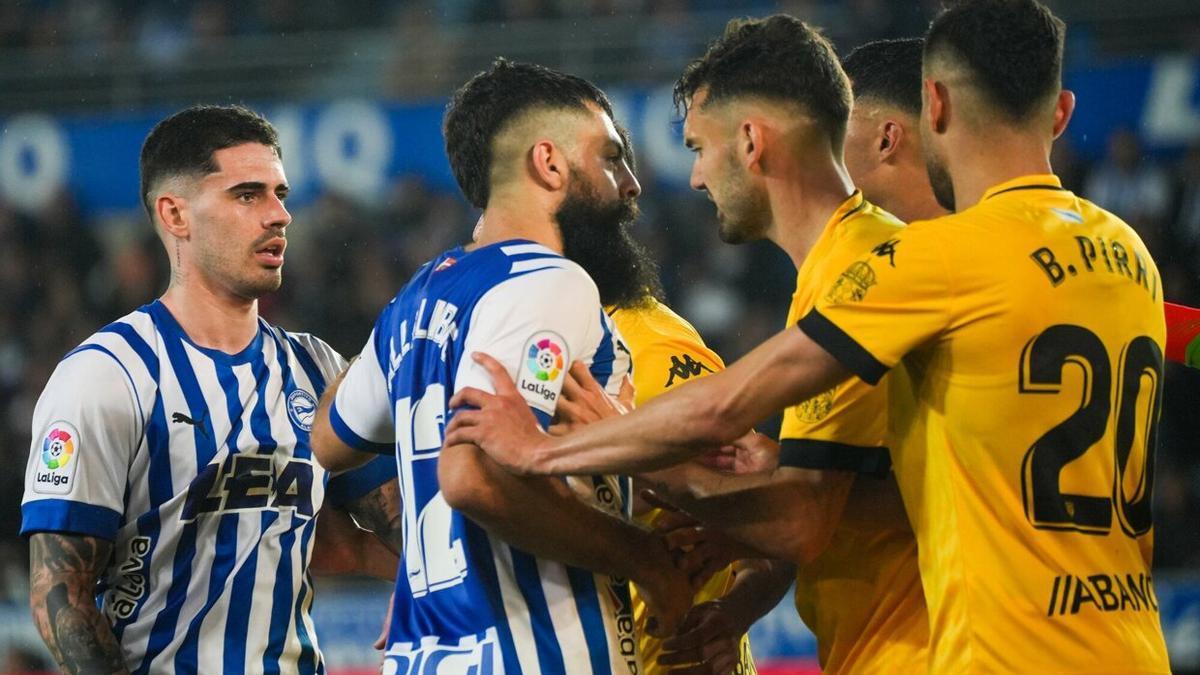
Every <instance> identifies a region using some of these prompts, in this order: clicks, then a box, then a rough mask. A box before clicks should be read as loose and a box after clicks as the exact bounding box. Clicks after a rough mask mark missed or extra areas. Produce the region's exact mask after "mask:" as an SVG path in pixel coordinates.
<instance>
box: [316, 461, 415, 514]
mask: <svg viewBox="0 0 1200 675" xmlns="http://www.w3.org/2000/svg"><path fill="white" fill-rule="evenodd" d="M397 475H398V474H397V469H396V458H395V457H393V456H390V455H380V456H379V457H375V458H372V459H371V461H369V462H367V463H366V464H364V465H362V466H360V467H358V468H355V469H351V470H349V471H346V472H343V473H339V474H338V475H336V476H333V477H331V478H330V479H329V484H328V485H326V486H325V499H327V500H328V501H329V503H330V504H332V505H333V506H336V507H338V508H345V507H346V506H347V505H349V504H351V503H352V502H354V501H355V500H357V499H358V498H360V497H362V496H363V495H366V494H368V493H370V492H371V491H372V490H374V489H375V488H377V487H379V486H380V485H383V484H384V483H386V482H388V481H389V480H396V477H397Z"/></svg>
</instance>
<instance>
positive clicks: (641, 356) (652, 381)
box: [610, 300, 758, 675]
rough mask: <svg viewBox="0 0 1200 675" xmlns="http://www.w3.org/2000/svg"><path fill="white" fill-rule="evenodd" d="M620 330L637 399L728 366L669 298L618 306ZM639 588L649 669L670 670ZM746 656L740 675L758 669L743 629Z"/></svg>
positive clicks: (637, 605)
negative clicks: (670, 304)
mask: <svg viewBox="0 0 1200 675" xmlns="http://www.w3.org/2000/svg"><path fill="white" fill-rule="evenodd" d="M610 315H611V316H612V319H613V322H614V323H616V324H617V331H618V332H620V333H621V337H622V338H623V340H624V343H625V345H626V346H627V347H629V353H630V357H631V359H632V360H633V385H634V389H635V393H634V403H635V404H636V405H641V404H643V403H645V402H646V401H649V400H650V399H652V398H654V397H655V396H658V395H659V394H662V393H663V392H665V391H668V390H670V389H672V388H674V387H677V386H679V385H681V384H683V383H684V382H687V381H689V380H694V379H696V378H697V377H702V376H704V375H709V374H711V373H715V372H717V371H718V370H722V369H724V368H725V362H724V361H722V360H721V357H720V356H718V355H717V353H716V352H714V351H713V350H711V349H709V348H708V346H707V345H705V344H704V340H703V339H702V338H701V337H700V333H698V332H697V331H696V329H695V328H693V327H692V325H691V324H690V323H688V322H687V321H686V320H685V319H684V318H683V317H681V316H679V315H678V314H676V313H675V312H673V311H671V308H670V307H667V306H666V305H664V304H663V303H661V302H659V301H657V300H651V301H650V302H649V303H648V304H647V305H646V306H644V307H637V308H632V309H617V310H613V311H611V312H610ZM661 513H662V512H661V510H660V509H650V510H648V511H646V512H645V513H641V514H635V516H636V518H637V520H638V522H640V523H642V524H644V525H647V526H649V527H653V526H654V524H655V523H656V522H657V521H658V519H659V517H660V514H661ZM733 577H734V571H733V567H732V566H731V567H726V568H725V569H723V570H721V571H720V572H717V573H716V574H714V575H713V576H712V577H711V578H709V580H708V581H707V582H705V584H704V585H703V586H702V587H701V588H700V590H699V591H697V592H696V596H695V598H694V599H693V603H692V604H694V605H698V604H700V603H703V602H709V601H711V600H717V599H719V598H721V597H723V596H724V595H725V594H726V593H727V592H728V591H729V588H730V587H731V586H732V585H733ZM631 589H632V591H633V621H634V625H635V627H636V630H637V636H638V653H639V654H641V657H642V665H643V667H644V668H645V672H646V673H647V675H654V674H656V673H665V672H668V671H669V670H670V668H668V667H665V666H660V665H658V657H659V656H660V655H661V654H662V651H663V648H662V640H660V639H658V638H656V637H654V636H652V635H650V634H649V633H647V632H646V618H647V617H646V603H644V602H642V600H641V598H639V597H638V595H637V588H636V587H634V586H632V585H631ZM738 652H739V655H740V660H739V662H738V666H737V675H754V674H755V673H757V672H758V671H757V670H756V669H755V666H754V656H753V655H752V654H751V652H750V636H749V635H743V636H742V638H741V641H740V643H739V644H738Z"/></svg>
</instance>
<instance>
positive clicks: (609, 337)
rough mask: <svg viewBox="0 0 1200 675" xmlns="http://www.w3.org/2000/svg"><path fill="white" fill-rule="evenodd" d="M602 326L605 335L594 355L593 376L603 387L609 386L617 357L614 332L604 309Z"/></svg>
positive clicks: (601, 315)
mask: <svg viewBox="0 0 1200 675" xmlns="http://www.w3.org/2000/svg"><path fill="white" fill-rule="evenodd" d="M600 327H601V328H603V329H604V336H603V337H601V338H600V345H599V346H598V347H596V355H595V356H594V357H592V367H591V371H592V377H594V378H596V381H597V382H599V383H600V386H601V387H602V388H608V380H609V378H611V377H612V374H613V360H614V359H615V358H616V352H615V351H614V350H613V333H612V330H611V329H610V328H609V327H608V315H607V314H605V313H604V310H603V309H602V310H600Z"/></svg>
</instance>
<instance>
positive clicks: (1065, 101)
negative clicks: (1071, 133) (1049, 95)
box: [1053, 89, 1075, 138]
mask: <svg viewBox="0 0 1200 675" xmlns="http://www.w3.org/2000/svg"><path fill="white" fill-rule="evenodd" d="M1074 112H1075V92H1073V91H1071V90H1070V89H1063V90H1062V91H1060V92H1058V100H1057V101H1055V102H1054V131H1053V133H1054V138H1058V137H1059V136H1061V135H1062V132H1064V131H1066V130H1067V125H1068V124H1070V123H1071V114H1072V113H1074Z"/></svg>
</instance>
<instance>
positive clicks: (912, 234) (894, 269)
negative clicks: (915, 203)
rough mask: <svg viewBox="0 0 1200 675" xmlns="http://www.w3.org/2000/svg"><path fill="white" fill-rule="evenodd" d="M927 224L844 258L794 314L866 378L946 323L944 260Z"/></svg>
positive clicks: (878, 374)
mask: <svg viewBox="0 0 1200 675" xmlns="http://www.w3.org/2000/svg"><path fill="white" fill-rule="evenodd" d="M928 224H929V223H918V224H915V225H910V226H909V227H907V228H905V229H904V230H901V231H900V232H898V233H897V234H896V235H895V236H894V237H892V238H891V239H889V240H887V241H886V242H884V243H882V244H879V245H878V246H876V247H875V248H874V249H872V250H871V252H870V253H868V254H867V255H865V256H863V257H862V258H860V259H859V260H856V261H855V262H853V263H851V264H850V265H849V266H848V267H846V269H845V270H844V271H843V272H842V273H841V274H840V275H839V276H838V278H837V280H836V281H834V282H833V283H832V284H831V285H830V286H829V288H828V290H826V291H825V292H824V293H823V294H821V297H819V298H818V299H817V302H816V307H814V308H813V310H812V311H811V312H809V313H808V314H807V315H806V316H805V317H804V318H803V319H801V320H800V328H801V330H803V331H804V332H805V334H807V335H808V336H809V337H810V338H812V339H813V340H814V341H815V342H816V343H817V344H819V345H821V347H823V348H824V349H825V350H826V351H828V352H829V353H830V354H832V355H833V356H834V357H835V358H837V360H838V361H840V362H841V364H842V365H843V366H845V367H846V368H847V369H848V370H850V371H851V372H853V373H854V374H855V375H858V377H860V378H861V379H862V380H863V381H864V382H867V383H869V384H876V383H878V382H879V380H880V378H882V377H883V375H884V374H885V373H886V372H887V371H888V370H890V369H891V368H892V367H893V366H895V365H896V364H897V363H898V362H899V361H900V359H901V358H903V357H904V356H905V355H906V354H908V353H909V352H910V351H912V350H913V349H915V348H917V347H919V346H921V345H922V344H925V343H926V342H928V341H929V340H931V339H932V338H934V337H936V336H937V335H938V334H939V333H940V332H941V331H942V330H944V329H945V328H946V327H948V326H949V325H950V323H951V320H952V310H953V307H952V305H953V302H954V298H953V295H952V290H953V289H952V285H951V278H950V268H949V265H948V263H947V261H946V257H945V255H944V253H943V250H942V242H941V240H940V238H939V236H938V235H937V233H935V232H933V231H932V228H929V227H924V226H925V225H928Z"/></svg>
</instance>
